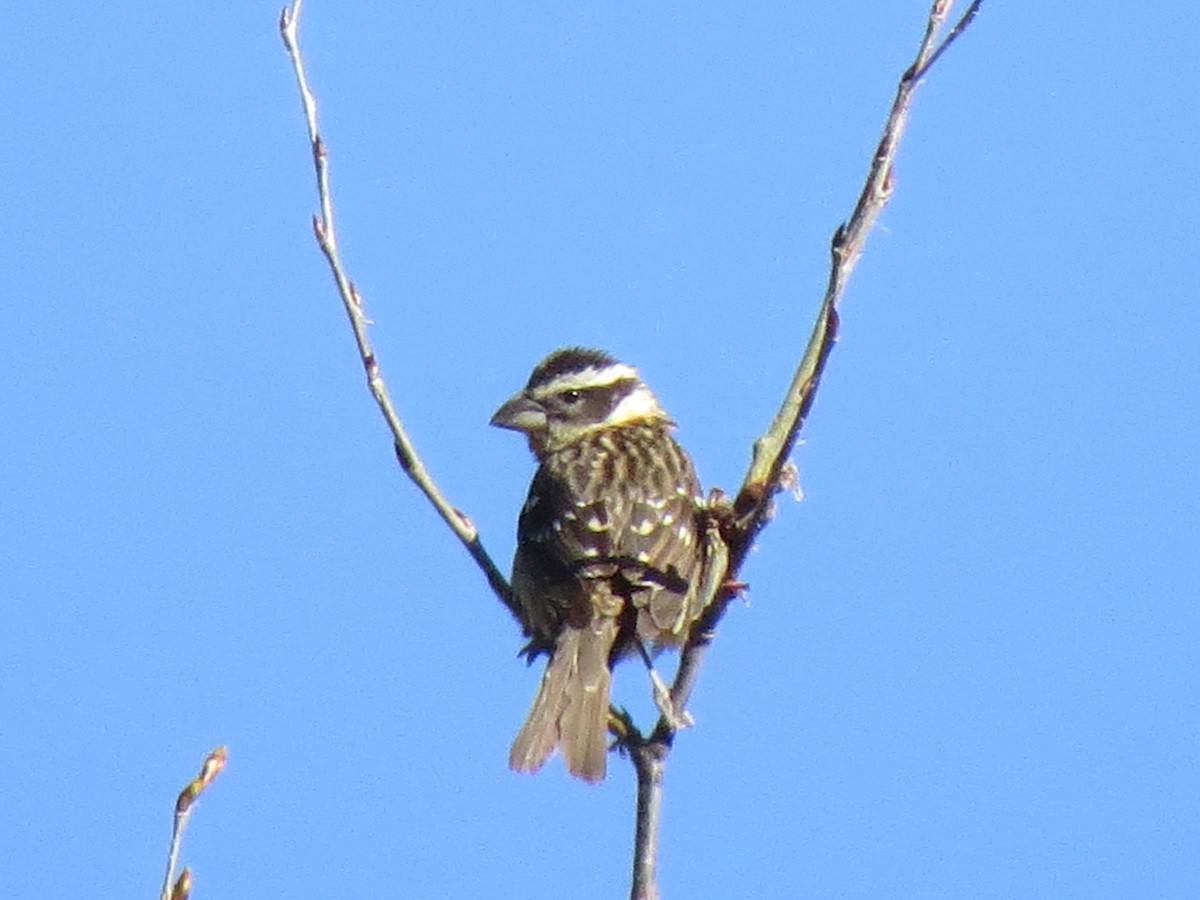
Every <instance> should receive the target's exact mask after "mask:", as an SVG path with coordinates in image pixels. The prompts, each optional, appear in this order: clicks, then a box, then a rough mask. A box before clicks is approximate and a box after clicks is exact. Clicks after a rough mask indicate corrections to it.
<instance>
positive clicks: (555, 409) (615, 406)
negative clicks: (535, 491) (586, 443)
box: [491, 347, 670, 458]
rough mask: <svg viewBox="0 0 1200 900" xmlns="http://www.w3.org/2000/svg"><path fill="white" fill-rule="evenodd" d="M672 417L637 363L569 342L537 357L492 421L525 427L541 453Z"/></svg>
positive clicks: (514, 427)
mask: <svg viewBox="0 0 1200 900" xmlns="http://www.w3.org/2000/svg"><path fill="white" fill-rule="evenodd" d="M669 421H670V419H669V418H668V416H667V414H666V412H664V411H663V408H662V407H661V406H659V404H658V399H657V398H656V397H655V396H654V393H653V392H652V391H651V390H650V388H649V387H647V386H646V383H645V382H644V381H642V379H641V376H639V375H638V373H637V369H635V368H633V367H632V366H627V365H625V363H622V362H619V361H617V360H616V359H613V357H611V356H609V355H608V354H607V353H604V352H603V351H600V350H586V349H583V348H581V347H568V348H566V349H563V350H556V351H554V352H553V353H551V354H550V355H549V356H547V357H546V358H545V359H544V360H542V361H541V362H540V363H538V365H537V368H535V369H534V370H533V374H532V375H530V376H529V383H528V384H526V385H525V388H524V389H523V390H521V391H519V392H517V393H516V394H514V395H513V396H512V397H510V398H509V399H508V400H507V401H505V403H504V405H503V406H501V407H500V408H499V409H498V410H496V414H495V415H494V416H492V422H491V424H493V425H495V426H497V427H498V428H510V429H512V430H513V431H521V432H524V433H525V435H526V436H527V437H528V438H529V447H530V449H531V450H533V452H534V454H535V455H537V456H538V457H539V458H541V457H544V456H545V455H546V454H548V453H553V452H555V451H557V450H561V449H562V448H563V447H568V446H570V445H571V444H573V443H575V442H576V441H577V440H579V439H580V438H582V437H584V436H585V435H588V434H591V433H592V432H595V431H599V430H601V429H605V428H613V427H617V426H620V425H627V424H635V423H644V422H669Z"/></svg>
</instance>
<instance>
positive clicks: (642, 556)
mask: <svg viewBox="0 0 1200 900" xmlns="http://www.w3.org/2000/svg"><path fill="white" fill-rule="evenodd" d="M634 559H636V560H637V561H638V562H640V563H648V562H650V554H649V552H647V551H646V550H639V551H638V552H637V556H635V557H634Z"/></svg>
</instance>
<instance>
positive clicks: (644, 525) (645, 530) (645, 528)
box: [629, 519, 670, 537]
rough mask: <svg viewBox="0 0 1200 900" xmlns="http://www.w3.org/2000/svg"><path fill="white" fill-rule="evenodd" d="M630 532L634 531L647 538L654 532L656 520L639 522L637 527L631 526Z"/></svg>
mask: <svg viewBox="0 0 1200 900" xmlns="http://www.w3.org/2000/svg"><path fill="white" fill-rule="evenodd" d="M665 524H670V523H665ZM629 530H630V531H632V532H633V533H634V534H640V535H641V536H642V537H645V536H646V535H648V534H651V533H652V532H653V531H654V520H653V519H643V520H642V521H640V522H638V523H637V524H636V525H632V526H630V528H629Z"/></svg>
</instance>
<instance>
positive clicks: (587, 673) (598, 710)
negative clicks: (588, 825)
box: [508, 616, 617, 782]
mask: <svg viewBox="0 0 1200 900" xmlns="http://www.w3.org/2000/svg"><path fill="white" fill-rule="evenodd" d="M616 636H617V622H616V619H613V618H609V617H607V616H596V617H595V618H593V620H592V621H591V622H590V623H588V624H587V625H585V626H584V627H583V628H570V627H568V628H564V629H563V631H562V634H560V635H559V637H558V641H557V642H556V643H555V647H554V653H553V654H552V655H551V657H550V662H549V664H548V665H547V666H546V674H545V675H543V676H542V683H541V685H540V686H539V687H538V692H537V696H536V697H534V700H533V706H532V707H531V708H530V710H529V715H528V716H527V717H526V719H525V724H524V725H522V726H521V730H520V732H519V733H518V734H517V737H516V740H514V741H513V745H512V749H511V750H510V751H509V754H508V765H509V767H510V768H512V769H514V770H516V771H518V772H536V771H537V770H538V769H540V768H541V767H542V765H543V764H544V763H545V762H546V760H547V759H549V758H550V754H551V753H553V752H554V750H555V748H556V747H558V746H559V745H560V744H561V746H562V750H563V758H564V760H565V761H566V764H567V769H568V770H569V771H570V772H571V774H572V775H575V776H577V777H579V778H582V779H584V780H585V781H592V782H596V781H601V780H603V779H604V773H605V768H606V764H607V759H608V704H609V688H610V685H611V683H612V673H611V672H610V671H609V668H608V656H609V653H610V651H611V650H612V645H613V642H614V641H615V640H616Z"/></svg>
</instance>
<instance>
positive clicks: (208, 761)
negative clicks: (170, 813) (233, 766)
mask: <svg viewBox="0 0 1200 900" xmlns="http://www.w3.org/2000/svg"><path fill="white" fill-rule="evenodd" d="M228 759H229V751H228V750H226V749H225V748H224V747H218V748H217V749H216V750H214V751H213V752H212V753H210V754H208V756H206V757H205V758H204V763H203V764H202V765H201V766H200V774H199V775H197V776H196V777H195V778H193V779H192V780H191V781H189V782H188V783H187V785H185V786H184V788H183V790H182V791H180V792H179V797H178V798H177V799H176V800H175V822H174V825H173V826H172V828H171V848H170V850H169V851H168V852H167V874H166V876H165V877H164V878H163V886H162V891H161V892H160V893H159V898H160V900H186V898H187V897H188V896H189V895H190V894H191V892H192V873H191V870H189V869H184V870H183V872H182V873H180V875H179V878H178V879H176V878H175V869H176V867H178V865H179V853H180V850H181V849H182V847H183V832H184V829H185V828H187V823H188V819H190V818H191V815H192V807H193V806H194V805H195V803H196V800H197V799H199V797H200V795H201V794H202V793H204V791H205V789H206V788H207V787H208V786H209V785H210V784H212V783H213V780H214V779H215V778H216V777H217V776H218V775H220V774H221V770H222V769H224V768H225V763H226V762H227V761H228Z"/></svg>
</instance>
